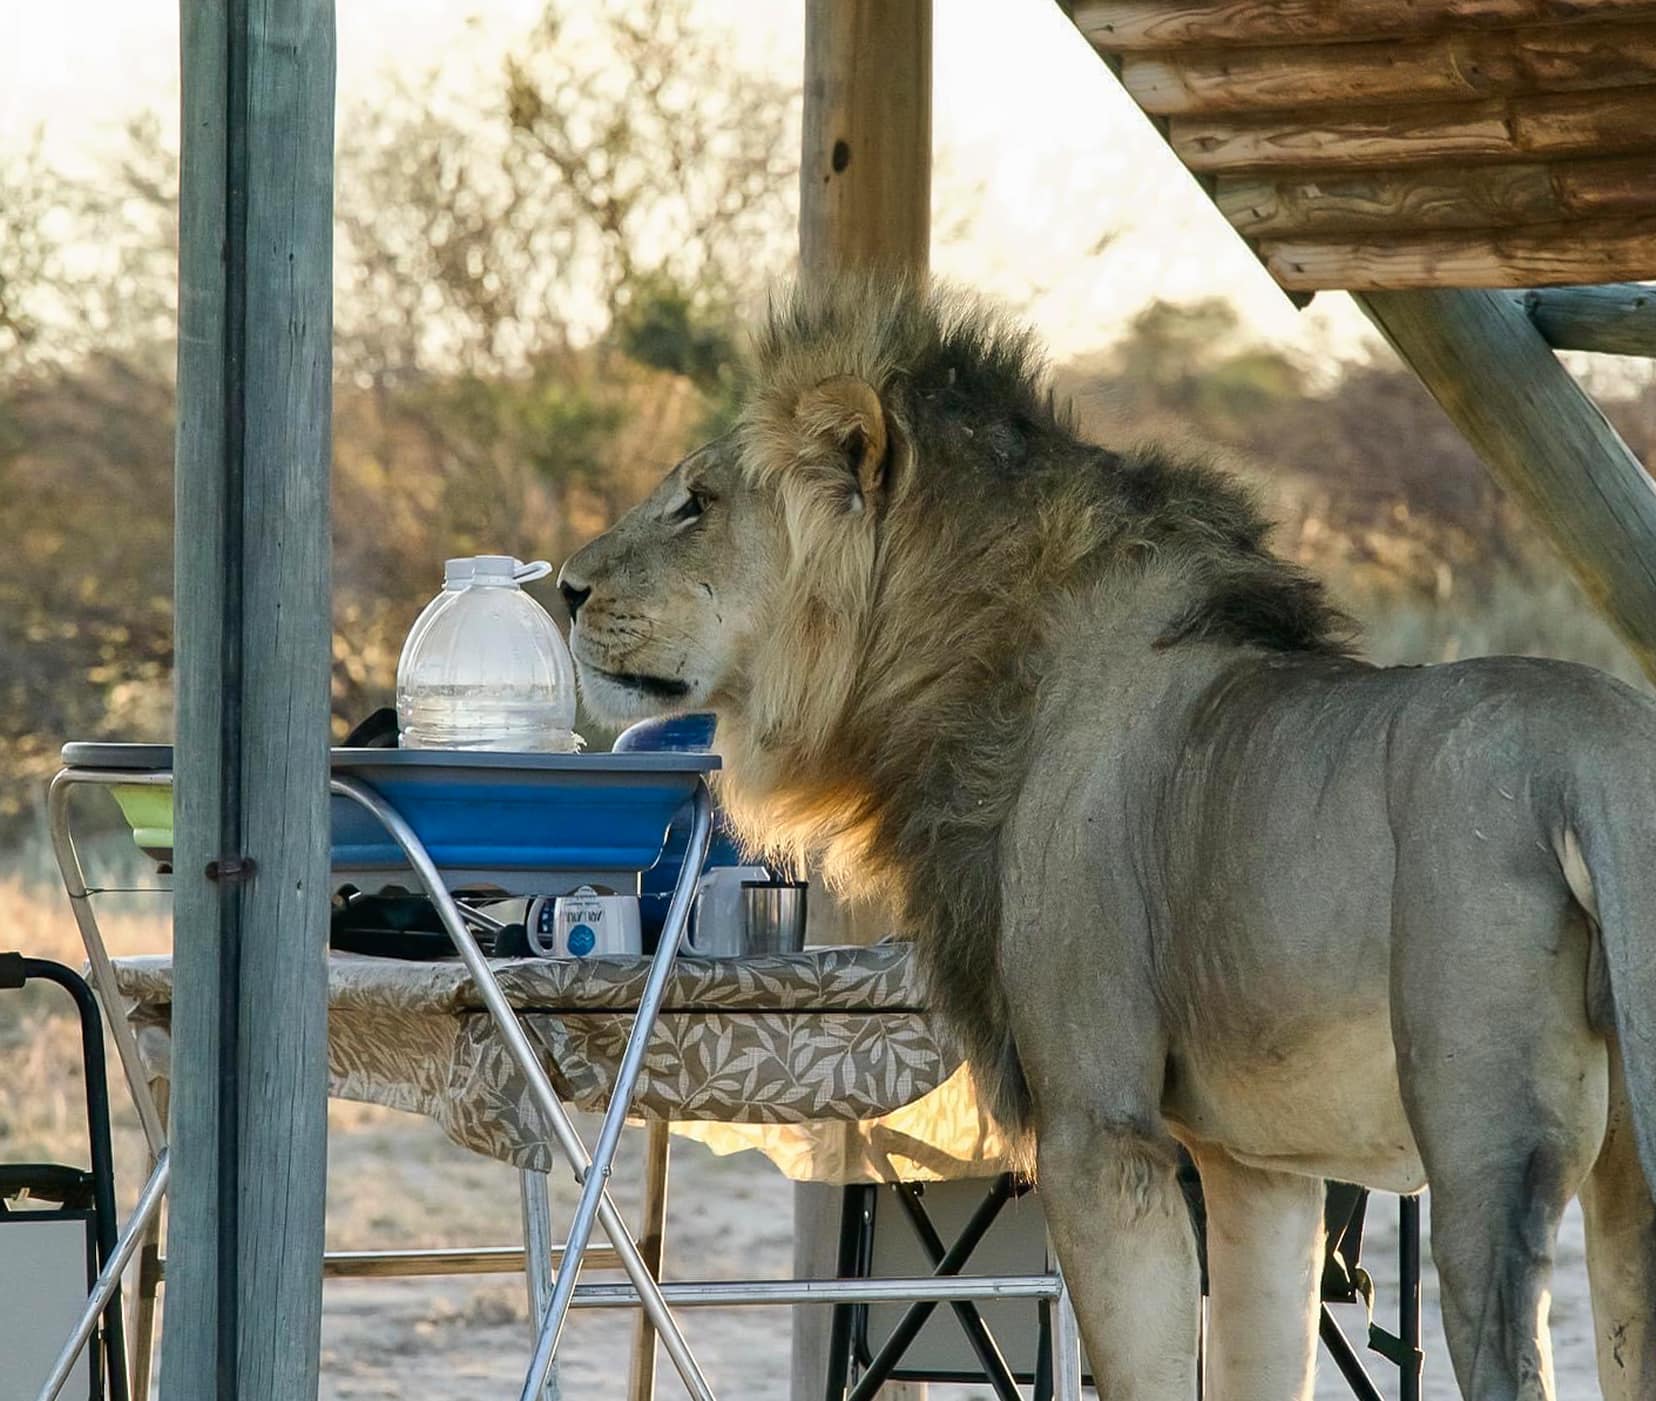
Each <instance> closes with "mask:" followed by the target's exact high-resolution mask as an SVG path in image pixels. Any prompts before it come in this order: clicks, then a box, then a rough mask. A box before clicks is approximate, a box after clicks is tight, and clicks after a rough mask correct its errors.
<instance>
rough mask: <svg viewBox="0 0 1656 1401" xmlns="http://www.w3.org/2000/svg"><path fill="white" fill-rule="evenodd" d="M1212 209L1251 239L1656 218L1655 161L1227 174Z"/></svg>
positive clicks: (1215, 193) (1217, 187) (1633, 159)
mask: <svg viewBox="0 0 1656 1401" xmlns="http://www.w3.org/2000/svg"><path fill="white" fill-rule="evenodd" d="M1213 198H1214V202H1215V203H1216V204H1217V205H1218V206H1219V210H1220V212H1221V213H1222V214H1223V215H1224V216H1225V217H1226V218H1227V219H1229V220H1230V222H1231V226H1232V227H1233V228H1235V230H1236V231H1237V232H1238V233H1240V234H1242V235H1244V236H1245V237H1248V238H1270V237H1285V236H1289V235H1292V236H1296V237H1316V236H1326V235H1331V234H1380V235H1384V234H1397V233H1403V232H1407V231H1414V230H1421V231H1425V230H1434V229H1437V230H1442V229H1501V228H1510V227H1512V226H1514V225H1518V224H1550V223H1560V222H1563V221H1565V220H1568V219H1572V218H1584V217H1587V216H1589V215H1604V214H1639V213H1656V155H1644V156H1628V157H1625V158H1621V159H1616V160H1604V161H1554V162H1551V163H1543V162H1523V163H1519V164H1513V165H1483V166H1478V165H1474V166H1430V167H1427V168H1424V169H1418V170H1416V169H1409V170H1370V171H1353V172H1349V173H1346V172H1339V171H1330V172H1327V173H1325V174H1321V175H1319V174H1316V173H1314V172H1311V173H1306V172H1296V173H1293V174H1288V175H1280V176H1263V175H1221V176H1219V177H1218V178H1217V179H1216V180H1215V181H1214V190H1213Z"/></svg>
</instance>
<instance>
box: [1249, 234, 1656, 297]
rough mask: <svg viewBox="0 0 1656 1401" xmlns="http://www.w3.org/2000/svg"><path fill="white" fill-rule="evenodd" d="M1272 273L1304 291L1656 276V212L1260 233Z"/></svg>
mask: <svg viewBox="0 0 1656 1401" xmlns="http://www.w3.org/2000/svg"><path fill="white" fill-rule="evenodd" d="M1259 251H1260V255H1261V256H1262V257H1263V258H1264V260H1265V266H1266V267H1267V268H1268V269H1269V270H1270V273H1271V276H1273V277H1274V278H1276V280H1277V281H1278V282H1280V283H1281V284H1282V285H1283V286H1284V287H1292V288H1298V289H1301V290H1309V289H1326V288H1335V287H1338V288H1343V289H1344V290H1346V291H1348V292H1368V291H1383V290H1387V289H1396V288H1405V287H1540V286H1557V285H1563V284H1573V283H1583V282H1609V281H1615V280H1617V279H1620V278H1629V277H1633V278H1641V277H1656V215H1646V216H1645V217H1644V218H1642V219H1596V220H1591V221H1589V222H1585V223H1582V224H1579V225H1575V224H1535V225H1528V226H1525V227H1523V228H1516V229H1503V230H1494V231H1487V232H1481V233H1425V234H1399V235H1397V236H1396V237H1391V238H1387V237H1377V238H1369V239H1320V240H1312V239H1295V238H1288V239H1269V238H1268V239H1263V240H1261V241H1260V245H1259Z"/></svg>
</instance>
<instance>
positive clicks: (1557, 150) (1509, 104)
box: [1168, 85, 1656, 174]
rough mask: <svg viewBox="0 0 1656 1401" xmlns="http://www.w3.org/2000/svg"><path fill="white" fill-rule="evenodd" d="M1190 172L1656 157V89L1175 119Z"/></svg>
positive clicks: (1179, 151)
mask: <svg viewBox="0 0 1656 1401" xmlns="http://www.w3.org/2000/svg"><path fill="white" fill-rule="evenodd" d="M1168 141H1169V142H1170V143H1171V145H1172V147H1173V150H1174V153H1175V154H1176V155H1177V156H1178V157H1179V159H1180V160H1182V161H1183V162H1184V163H1185V164H1186V165H1187V166H1189V167H1190V168H1191V169H1192V170H1197V171H1208V172H1212V173H1214V174H1219V173H1222V172H1226V171H1231V172H1236V171H1244V170H1251V171H1279V170H1302V171H1314V170H1328V169H1335V168H1340V169H1352V168H1361V169H1369V168H1382V167H1401V166H1413V165H1443V164H1447V163H1450V162H1462V163H1468V164H1470V163H1474V162H1478V161H1508V162H1511V161H1521V160H1524V159H1526V158H1527V159H1534V158H1536V157H1545V158H1547V159H1557V158H1560V157H1564V156H1576V155H1588V156H1592V157H1595V158H1605V157H1610V156H1623V155H1635V154H1641V153H1643V154H1649V153H1651V152H1652V151H1656V85H1652V86H1644V87H1629V88H1613V89H1609V90H1606V91H1603V92H1575V93H1554V94H1547V95H1543V96H1539V97H1515V98H1510V99H1491V100H1487V101H1477V102H1447V103H1443V102H1438V103H1426V104H1423V105H1413V106H1396V107H1364V108H1353V109H1351V110H1344V109H1342V110H1338V111H1328V112H1312V113H1300V112H1293V113H1276V114H1274V115H1271V116H1268V117H1260V116H1248V117H1174V118H1171V119H1170V120H1169V123H1168Z"/></svg>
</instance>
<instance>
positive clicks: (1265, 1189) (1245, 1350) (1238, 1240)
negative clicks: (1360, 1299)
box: [1196, 1149, 1325, 1401]
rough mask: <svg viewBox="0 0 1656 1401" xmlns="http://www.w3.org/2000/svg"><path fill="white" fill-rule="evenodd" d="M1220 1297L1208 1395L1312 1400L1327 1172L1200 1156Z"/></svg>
mask: <svg viewBox="0 0 1656 1401" xmlns="http://www.w3.org/2000/svg"><path fill="white" fill-rule="evenodd" d="M1196 1166H1197V1168H1198V1169H1199V1170H1200V1172H1201V1175H1202V1200H1203V1202H1204V1204H1205V1205H1206V1209H1207V1261H1208V1293H1209V1297H1210V1299H1211V1302H1212V1310H1211V1321H1210V1328H1209V1334H1208V1336H1209V1345H1208V1357H1207V1380H1208V1389H1207V1393H1206V1394H1207V1395H1209V1396H1211V1397H1212V1398H1214V1401H1254V1398H1257V1397H1271V1398H1273V1401H1309V1398H1310V1396H1311V1385H1312V1378H1313V1376H1314V1371H1315V1364H1316V1348H1317V1315H1318V1286H1319V1283H1320V1281H1321V1278H1322V1263H1323V1198H1324V1195H1325V1188H1324V1187H1323V1184H1322V1182H1321V1180H1320V1179H1318V1178H1315V1177H1299V1176H1294V1175H1291V1174H1288V1173H1280V1172H1264V1171H1260V1170H1259V1169H1256V1168H1250V1167H1245V1166H1243V1165H1242V1164H1241V1163H1238V1162H1237V1161H1236V1160H1235V1159H1233V1158H1231V1157H1230V1156H1229V1155H1228V1154H1227V1153H1225V1152H1223V1151H1222V1150H1219V1149H1212V1150H1202V1151H1199V1152H1198V1153H1197V1154H1196Z"/></svg>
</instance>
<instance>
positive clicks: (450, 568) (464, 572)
mask: <svg viewBox="0 0 1656 1401" xmlns="http://www.w3.org/2000/svg"><path fill="white" fill-rule="evenodd" d="M476 563H477V561H476V560H474V559H473V558H472V557H471V556H470V555H467V556H466V557H465V558H464V559H445V560H444V561H443V586H444V587H445V588H446V587H447V586H448V585H450V584H463V583H468V582H469V581H470V580H471V577H472V569H473V568H474V566H475V565H476Z"/></svg>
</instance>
